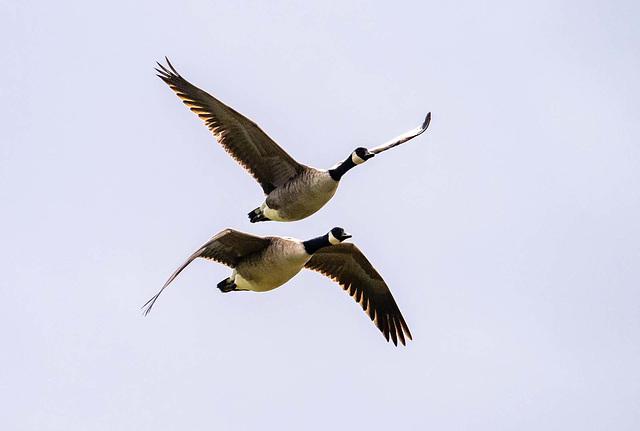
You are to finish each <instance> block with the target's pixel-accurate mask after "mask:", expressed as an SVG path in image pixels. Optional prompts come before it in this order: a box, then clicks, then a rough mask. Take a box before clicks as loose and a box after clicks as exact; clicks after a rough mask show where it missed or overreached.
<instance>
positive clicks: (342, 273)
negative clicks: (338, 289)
mask: <svg viewBox="0 0 640 431" xmlns="http://www.w3.org/2000/svg"><path fill="white" fill-rule="evenodd" d="M305 268H307V269H311V270H313V271H317V272H319V273H321V274H323V275H326V276H327V277H329V278H331V279H333V280H334V281H337V282H338V283H339V284H340V285H341V286H342V288H343V289H344V290H346V291H347V292H349V295H351V296H352V297H353V298H354V299H355V300H356V301H357V302H359V303H360V305H361V306H362V309H363V310H364V311H365V312H366V313H367V314H368V315H369V317H370V318H371V320H373V321H374V323H375V325H376V326H377V327H378V329H380V331H381V332H382V334H383V335H384V337H385V338H386V339H387V341H389V335H391V339H392V340H393V344H395V345H396V346H397V345H398V339H400V342H401V343H402V344H405V339H404V336H405V335H406V336H407V337H408V338H409V339H410V340H411V332H409V327H408V326H407V323H406V322H405V321H404V317H402V314H401V313H400V309H399V308H398V305H397V304H396V301H395V300H394V299H393V295H392V294H391V291H390V290H389V287H387V284H386V283H385V282H384V280H383V279H382V277H381V276H380V274H379V273H378V271H376V270H375V268H374V267H373V266H372V265H371V263H370V262H369V261H368V260H367V258H366V257H365V256H364V254H362V252H361V251H360V249H358V247H356V246H355V245H354V244H352V243H346V242H344V243H342V244H337V245H332V246H330V247H325V248H322V249H320V250H318V251H317V252H315V253H314V254H313V256H312V257H311V259H310V260H309V262H307V264H306V265H305Z"/></svg>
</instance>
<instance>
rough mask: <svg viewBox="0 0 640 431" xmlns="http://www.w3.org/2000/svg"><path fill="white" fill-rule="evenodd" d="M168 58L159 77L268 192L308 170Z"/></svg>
mask: <svg viewBox="0 0 640 431" xmlns="http://www.w3.org/2000/svg"><path fill="white" fill-rule="evenodd" d="M165 58H166V57H165ZM166 60H167V64H168V66H169V68H167V67H165V66H163V65H162V64H160V63H158V66H160V69H156V71H157V72H158V77H160V78H161V79H162V80H163V81H164V82H165V83H167V85H168V86H169V87H171V89H172V90H173V91H175V92H176V94H177V95H178V97H180V98H181V99H182V101H183V102H184V103H185V105H187V106H188V107H189V108H191V110H192V111H193V112H195V113H196V114H197V115H198V117H200V118H201V119H202V120H203V121H204V123H205V125H206V126H207V127H208V128H209V130H211V132H212V133H213V135H214V136H215V137H216V138H217V139H218V142H219V143H220V144H221V145H222V147H223V148H224V149H225V150H226V151H227V153H229V155H230V156H231V157H233V159H234V160H235V161H237V162H238V163H240V165H242V167H243V168H245V169H246V170H247V171H248V172H249V173H250V174H251V175H252V176H253V178H255V179H256V181H258V182H259V183H260V185H261V186H262V190H264V193H265V194H269V193H270V192H271V191H272V190H273V189H274V188H276V187H278V186H281V185H282V184H284V183H285V182H287V180H289V179H291V178H292V177H294V176H295V175H296V174H298V173H300V172H302V170H304V168H305V166H304V165H302V164H300V163H298V162H296V161H295V160H294V159H293V157H291V156H290V155H289V154H287V152H286V151H284V150H283V149H282V148H281V147H280V146H279V145H278V144H276V143H275V142H274V141H273V140H272V139H271V138H270V137H269V136H267V134H266V133H264V132H263V131H262V129H260V127H258V125H257V124H256V123H254V122H253V121H251V120H250V119H248V118H247V117H245V116H243V115H242V114H240V113H239V112H237V111H235V110H233V109H231V108H230V107H228V106H227V105H225V104H224V103H222V102H220V101H219V100H218V99H216V98H215V97H213V96H211V95H210V94H209V93H207V92H205V91H203V90H201V89H199V88H198V87H196V86H195V85H192V84H191V83H189V81H187V80H186V79H184V78H183V77H182V76H180V74H179V73H178V72H177V71H176V70H175V69H174V68H173V66H172V65H171V63H170V62H169V59H168V58H166Z"/></svg>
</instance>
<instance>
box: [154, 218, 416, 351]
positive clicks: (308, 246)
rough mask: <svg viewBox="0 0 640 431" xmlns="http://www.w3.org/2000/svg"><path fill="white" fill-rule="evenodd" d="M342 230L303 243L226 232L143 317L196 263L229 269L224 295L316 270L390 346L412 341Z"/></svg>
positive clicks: (383, 288) (205, 247) (380, 281)
mask: <svg viewBox="0 0 640 431" xmlns="http://www.w3.org/2000/svg"><path fill="white" fill-rule="evenodd" d="M348 238H351V235H349V234H348V233H346V232H345V231H344V229H342V228H341V227H335V228H333V229H331V230H330V231H329V232H328V233H327V234H325V235H322V236H319V237H317V238H313V239H310V240H307V241H301V240H297V239H294V238H283V237H279V236H267V237H260V236H255V235H251V234H248V233H244V232H240V231H237V230H234V229H225V230H223V231H222V232H220V233H218V234H217V235H215V236H214V237H213V238H211V239H210V240H209V241H207V243H206V244H204V245H203V246H202V247H200V248H199V249H198V250H197V251H196V252H195V253H193V254H192V255H191V256H190V257H189V259H187V261H186V262H184V263H183V264H182V265H180V267H179V268H178V269H177V270H176V271H175V272H174V273H173V275H171V277H169V280H167V282H166V283H165V284H164V286H162V289H160V291H159V292H158V293H157V294H156V295H155V296H154V297H153V298H151V299H150V300H149V301H147V303H146V304H144V305H143V308H144V309H145V311H144V314H145V315H147V314H148V313H149V311H151V307H153V304H155V302H156V300H157V299H158V296H160V294H161V293H162V291H163V290H164V289H165V288H166V287H167V286H168V285H169V284H170V283H171V282H172V281H173V279H174V278H176V277H177V276H178V274H180V272H181V271H182V270H183V269H185V268H186V267H187V265H189V264H190V263H191V262H192V261H193V260H194V259H196V258H198V257H202V258H205V259H209V260H213V261H216V262H219V263H221V264H223V265H226V266H229V267H231V268H233V273H232V274H231V277H229V278H226V279H224V280H222V281H221V282H220V283H218V285H217V287H218V289H220V290H221V291H222V292H231V291H233V290H252V291H254V292H266V291H269V290H273V289H275V288H276V287H278V286H281V285H283V284H284V283H286V282H287V281H289V280H290V279H291V278H293V277H294V276H295V275H296V274H297V273H298V272H300V270H301V269H302V268H307V269H310V270H312V271H317V272H319V273H321V274H323V275H325V276H327V277H329V278H331V279H333V280H334V281H337V282H338V283H339V284H340V285H341V286H342V288H343V289H344V290H347V291H348V292H349V294H350V295H351V296H353V298H354V299H355V300H356V301H357V302H359V303H360V305H361V306H362V308H363V309H364V311H365V312H366V313H367V314H368V315H369V317H370V318H371V320H373V321H374V323H375V325H376V326H377V327H378V329H380V331H382V334H383V335H384V337H385V338H386V339H387V341H389V335H391V339H392V340H393V344H395V345H396V346H397V345H398V339H399V340H400V342H401V343H402V344H405V335H406V336H407V337H408V338H409V339H411V332H409V328H408V327H407V324H406V322H405V321H404V318H403V317H402V314H401V313H400V310H399V309H398V305H397V304H396V301H395V300H394V299H393V295H392V294H391V291H390V290H389V288H388V287H387V284H386V283H385V282H384V280H383V279H382V277H381V276H380V274H378V271H376V270H375V268H374V267H373V266H372V265H371V263H369V261H368V260H367V258H366V257H365V256H364V254H362V252H361V251H360V250H359V249H358V247H356V246H355V245H354V244H351V243H342V241H344V240H346V239H348Z"/></svg>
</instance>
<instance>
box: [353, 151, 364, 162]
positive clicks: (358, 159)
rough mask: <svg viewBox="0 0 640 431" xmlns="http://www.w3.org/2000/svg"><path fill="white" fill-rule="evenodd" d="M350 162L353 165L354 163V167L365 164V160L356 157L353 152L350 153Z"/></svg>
mask: <svg viewBox="0 0 640 431" xmlns="http://www.w3.org/2000/svg"><path fill="white" fill-rule="evenodd" d="M351 161H352V162H353V163H355V164H356V165H361V164H363V163H364V162H366V160H365V159H362V158H360V156H358V155H357V154H356V152H355V151H354V152H353V153H351Z"/></svg>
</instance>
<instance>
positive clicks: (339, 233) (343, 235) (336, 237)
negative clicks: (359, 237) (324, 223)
mask: <svg viewBox="0 0 640 431" xmlns="http://www.w3.org/2000/svg"><path fill="white" fill-rule="evenodd" d="M328 235H329V242H330V243H331V244H340V243H341V242H342V241H344V240H346V239H349V238H351V235H350V234H348V233H347V232H345V231H344V229H342V228H341V227H334V228H333V229H331V230H330V231H329V233H328Z"/></svg>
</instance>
